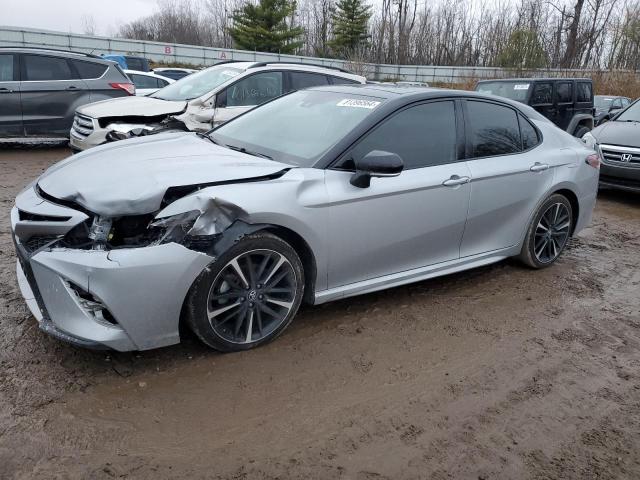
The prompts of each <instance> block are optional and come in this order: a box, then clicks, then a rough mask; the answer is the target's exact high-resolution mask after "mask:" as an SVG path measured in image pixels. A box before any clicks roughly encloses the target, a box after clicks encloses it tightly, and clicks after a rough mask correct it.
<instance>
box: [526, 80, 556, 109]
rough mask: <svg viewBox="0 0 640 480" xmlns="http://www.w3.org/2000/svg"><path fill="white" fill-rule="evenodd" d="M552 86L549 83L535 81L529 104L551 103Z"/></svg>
mask: <svg viewBox="0 0 640 480" xmlns="http://www.w3.org/2000/svg"><path fill="white" fill-rule="evenodd" d="M552 95H553V87H552V86H551V84H550V83H536V84H535V85H534V87H533V94H532V96H531V105H547V104H550V103H553V96H552Z"/></svg>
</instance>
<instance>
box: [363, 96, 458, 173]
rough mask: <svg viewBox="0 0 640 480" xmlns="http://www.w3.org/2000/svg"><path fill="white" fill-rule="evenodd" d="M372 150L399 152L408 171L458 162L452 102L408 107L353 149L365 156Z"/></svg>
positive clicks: (386, 121)
mask: <svg viewBox="0 0 640 480" xmlns="http://www.w3.org/2000/svg"><path fill="white" fill-rule="evenodd" d="M373 150H383V151H386V152H391V153H396V154H398V155H400V157H401V158H402V160H403V162H404V168H405V169H406V170H409V169H412V168H422V167H431V166H434V165H442V164H446V163H451V162H454V161H456V118H455V109H454V104H453V102H452V101H443V102H433V103H426V104H423V105H417V106H415V107H410V108H407V109H406V110H402V111H401V112H399V113H397V114H395V115H393V116H392V117H390V118H388V119H387V120H385V121H384V122H383V123H382V124H381V125H379V126H377V127H376V128H374V129H373V130H372V131H371V132H369V133H368V134H367V135H366V137H364V139H363V140H362V141H360V143H358V145H356V147H355V148H354V149H353V150H352V152H351V153H352V157H353V158H362V157H364V156H365V155H367V154H368V153H370V152H372V151H373Z"/></svg>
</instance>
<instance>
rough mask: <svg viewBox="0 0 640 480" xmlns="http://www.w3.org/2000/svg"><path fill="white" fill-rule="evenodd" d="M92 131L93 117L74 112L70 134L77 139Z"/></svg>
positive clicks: (85, 136)
mask: <svg viewBox="0 0 640 480" xmlns="http://www.w3.org/2000/svg"><path fill="white" fill-rule="evenodd" d="M92 133H93V119H92V118H91V117H87V116H85V115H80V114H79V113H76V116H75V117H74V119H73V125H72V126H71V135H73V136H74V137H76V138H79V139H85V138H87V137H88V136H89V135H91V134H92Z"/></svg>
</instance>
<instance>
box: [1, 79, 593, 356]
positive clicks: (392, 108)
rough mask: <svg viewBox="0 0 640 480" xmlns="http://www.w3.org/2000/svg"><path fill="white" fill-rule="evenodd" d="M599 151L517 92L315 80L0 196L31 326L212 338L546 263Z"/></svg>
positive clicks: (268, 330) (157, 339) (153, 343)
mask: <svg viewBox="0 0 640 480" xmlns="http://www.w3.org/2000/svg"><path fill="white" fill-rule="evenodd" d="M599 166H600V159H599V157H598V155H597V154H596V153H595V152H594V151H593V150H591V149H590V148H588V147H586V146H585V145H584V144H582V143H581V142H579V141H578V140H576V139H574V138H573V137H571V136H570V135H568V134H566V133H564V132H562V131H561V130H559V129H558V128H556V127H555V126H554V125H553V124H551V123H550V122H549V121H548V120H546V119H545V118H544V117H542V116H540V115H539V114H537V113H536V112H535V111H533V110H532V109H530V108H529V107H527V106H524V105H521V104H519V103H514V102H510V101H508V100H504V99H499V98H496V97H488V96H485V95H481V94H476V93H470V92H459V91H448V90H439V89H428V88H419V89H411V88H396V87H392V86H363V87H347V86H327V87H322V88H316V89H311V90H305V91H299V92H295V93H292V94H289V95H287V96H284V97H281V98H279V99H276V100H274V101H271V102H269V103H267V104H265V105H263V106H262V107H259V108H257V109H256V110H253V111H251V112H250V113H247V114H244V115H242V116H240V117H238V118H237V119H235V120H233V121H231V122H229V123H227V124H226V125H223V126H222V127H219V128H217V129H215V130H213V131H211V132H209V133H208V134H195V133H184V134H182V133H178V134H163V135H151V136H148V137H142V138H138V139H133V140H127V141H123V142H118V143H117V144H113V145H104V146H101V147H97V148H95V149H92V150H90V151H88V152H84V153H81V154H78V155H76V156H73V157H70V158H68V159H66V160H64V161H62V162H60V163H58V164H57V165H54V166H52V167H51V168H50V169H49V170H48V171H46V172H45V173H44V174H43V175H42V176H41V177H40V178H39V179H38V180H37V181H36V182H34V183H33V184H32V185H30V186H29V187H28V188H26V189H25V190H24V191H23V192H22V193H20V195H19V196H18V198H17V199H16V206H15V208H14V209H13V210H12V213H11V226H12V232H13V235H14V239H15V244H16V250H17V253H18V265H17V270H18V278H19V283H20V287H21V290H22V294H23V295H24V297H25V300H26V302H27V304H28V305H29V307H30V309H31V311H32V312H33V314H34V316H35V317H36V318H37V320H38V322H39V324H40V327H41V328H42V329H43V330H45V331H46V332H48V333H50V334H52V335H54V336H56V337H58V338H60V339H63V340H65V341H68V342H72V343H75V344H78V345H83V346H86V347H93V348H112V349H116V350H120V351H126V350H145V349H151V348H156V347H162V346H165V345H171V344H175V343H177V342H179V341H180V334H179V325H180V322H181V321H184V322H186V324H187V325H188V326H189V327H190V328H191V329H192V330H193V331H194V332H195V333H196V334H197V335H198V337H199V338H201V339H202V341H203V342H205V343H206V344H207V345H209V346H211V347H213V348H215V349H218V350H221V351H238V350H245V349H249V348H252V347H256V346H258V345H261V344H263V343H265V342H268V341H270V340H272V339H273V338H275V337H276V336H277V335H279V334H280V333H281V332H282V331H283V330H284V329H285V328H286V327H287V326H288V325H289V324H290V322H291V321H292V320H293V318H294V316H295V315H296V312H297V311H298V308H299V306H300V304H301V303H302V302H303V301H304V302H308V303H311V304H320V303H323V302H328V301H331V300H336V299H340V298H345V297H350V296H353V295H359V294H364V293H368V292H373V291H376V290H381V289H385V288H390V287H397V286H400V285H404V284H407V283H410V282H416V281H420V280H424V279H427V278H431V277H436V276H440V275H446V274H449V273H453V272H458V271H461V270H465V269H470V268H474V267H477V266H481V265H487V264H490V263H493V262H498V261H501V260H503V259H505V258H508V257H519V258H520V259H521V260H522V261H523V262H524V263H525V264H526V265H528V266H529V267H533V268H534V269H535V268H542V267H547V266H549V265H551V264H553V263H554V262H555V261H556V259H557V258H558V257H559V256H560V254H561V253H562V251H563V250H564V248H565V246H566V245H567V242H568V240H569V238H570V237H571V236H572V235H575V234H577V233H578V232H579V231H580V230H581V229H583V228H584V227H585V226H586V225H587V224H588V223H589V221H590V219H591V214H592V210H593V207H594V204H595V200H596V193H597V186H598V173H599Z"/></svg>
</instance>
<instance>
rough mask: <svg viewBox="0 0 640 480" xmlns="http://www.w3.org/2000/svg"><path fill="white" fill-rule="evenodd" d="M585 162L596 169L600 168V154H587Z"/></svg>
mask: <svg viewBox="0 0 640 480" xmlns="http://www.w3.org/2000/svg"><path fill="white" fill-rule="evenodd" d="M586 162H587V165H590V166H592V167H593V168H595V169H597V170H599V169H600V155H598V154H597V153H593V154H591V155H589V156H588V157H587V159H586Z"/></svg>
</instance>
